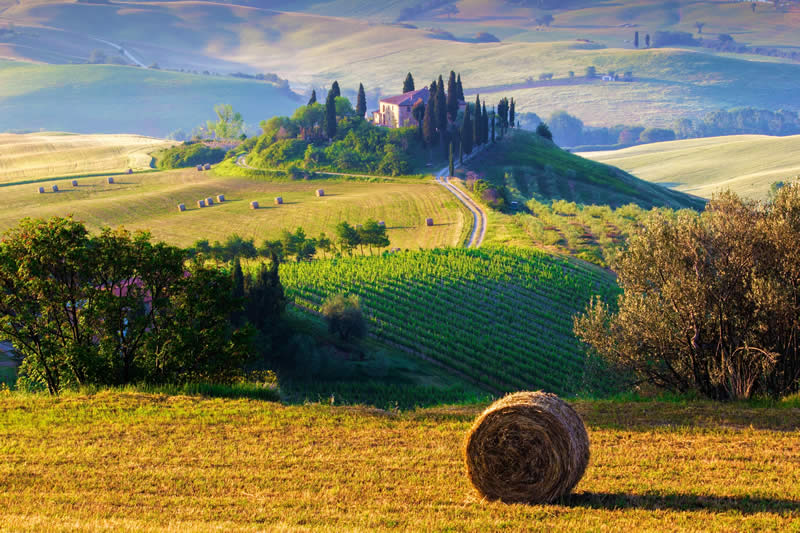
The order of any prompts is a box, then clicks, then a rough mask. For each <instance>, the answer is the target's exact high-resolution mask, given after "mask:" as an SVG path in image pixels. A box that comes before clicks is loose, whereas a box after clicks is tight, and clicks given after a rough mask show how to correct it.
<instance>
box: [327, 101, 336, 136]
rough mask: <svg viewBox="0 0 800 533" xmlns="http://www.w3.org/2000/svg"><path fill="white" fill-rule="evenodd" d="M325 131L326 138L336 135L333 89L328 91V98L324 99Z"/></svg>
mask: <svg viewBox="0 0 800 533" xmlns="http://www.w3.org/2000/svg"><path fill="white" fill-rule="evenodd" d="M325 133H327V134H328V139H333V138H334V137H335V136H336V96H334V92H333V90H330V91H328V98H327V99H326V100H325Z"/></svg>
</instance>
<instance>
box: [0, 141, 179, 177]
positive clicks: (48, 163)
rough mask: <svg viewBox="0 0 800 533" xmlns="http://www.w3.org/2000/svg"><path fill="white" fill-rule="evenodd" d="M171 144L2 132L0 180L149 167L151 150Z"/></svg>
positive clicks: (118, 171)
mask: <svg viewBox="0 0 800 533" xmlns="http://www.w3.org/2000/svg"><path fill="white" fill-rule="evenodd" d="M170 144H173V143H172V142H171V141H164V140H162V139H154V138H150V137H141V136H138V135H69V134H63V133H33V134H27V135H15V134H0V184H6V183H13V182H16V181H21V180H24V179H36V178H38V179H41V178H46V177H57V176H71V175H76V174H87V173H100V172H104V171H105V172H111V173H121V172H124V171H127V170H128V169H129V168H131V169H136V170H142V169H149V168H150V164H151V161H152V157H151V156H150V152H152V151H153V150H155V149H158V148H162V147H164V146H169V145H170Z"/></svg>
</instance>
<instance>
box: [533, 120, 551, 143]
mask: <svg viewBox="0 0 800 533" xmlns="http://www.w3.org/2000/svg"><path fill="white" fill-rule="evenodd" d="M536 135H538V136H539V137H544V138H545V139H547V140H549V141H552V140H553V134H552V133H551V132H550V128H549V127H547V124H545V123H544V122H540V123H539V125H538V126H536Z"/></svg>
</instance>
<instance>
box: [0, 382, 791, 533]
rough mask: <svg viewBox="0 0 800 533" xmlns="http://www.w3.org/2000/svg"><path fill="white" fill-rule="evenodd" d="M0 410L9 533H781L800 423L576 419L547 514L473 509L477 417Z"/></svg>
mask: <svg viewBox="0 0 800 533" xmlns="http://www.w3.org/2000/svg"><path fill="white" fill-rule="evenodd" d="M5 394H6V395H5V396H4V397H2V401H0V418H2V420H3V424H0V494H2V496H3V528H8V529H10V530H14V531H40V530H42V529H47V530H50V531H67V530H74V529H82V530H97V529H114V530H117V531H137V532H138V531H208V530H210V529H220V530H226V531H263V530H271V531H287V530H292V531H294V530H304V531H305V530H326V531H327V530H337V531H387V530H398V529H400V530H411V531H466V530H469V531H498V530H507V531H530V530H532V529H535V530H538V529H542V530H561V531H564V530H570V531H596V530H600V529H609V530H615V531H618V530H629V531H642V530H658V531H664V530H727V531H733V530H737V531H741V530H747V531H752V530H780V531H792V530H796V529H797V527H798V525H799V524H800V511H798V509H800V435H799V434H798V431H797V430H798V427H800V411H798V409H797V407H796V406H795V407H792V406H791V404H788V405H784V406H776V407H768V408H767V407H748V406H740V405H727V406H726V405H719V404H711V403H705V402H691V403H669V402H644V403H636V402H634V403H620V402H608V401H577V402H573V406H574V407H575V409H576V410H577V411H578V412H579V413H580V414H581V415H582V417H583V418H584V421H585V423H586V425H587V429H588V431H589V438H590V442H591V459H590V463H589V468H588V469H587V472H586V475H585V477H584V478H583V480H582V481H581V482H580V483H579V484H578V486H577V487H576V489H575V492H574V494H573V495H572V496H569V497H567V498H565V499H563V500H561V501H558V502H556V503H554V504H552V505H535V506H529V505H505V504H502V503H490V502H484V501H481V500H479V498H478V497H477V495H476V493H475V492H474V491H473V489H472V487H471V486H470V485H469V482H468V480H467V477H466V475H465V472H464V466H463V461H462V459H461V446H462V443H463V439H464V438H465V435H466V433H467V431H468V429H469V427H470V425H471V423H472V420H473V419H474V417H476V416H477V414H478V413H479V412H480V410H481V408H482V406H471V407H458V406H454V407H435V408H430V409H422V410H415V411H406V412H392V411H382V410H377V409H369V408H360V407H337V406H330V405H327V404H326V405H320V404H311V405H303V406H284V405H281V404H278V403H272V402H267V401H259V400H225V399H219V398H217V399H213V398H203V397H198V396H164V395H152V394H142V393H133V392H101V393H98V394H93V395H77V394H67V395H64V396H62V397H60V398H48V397H44V396H27V395H21V394H16V393H12V394H8V393H5Z"/></svg>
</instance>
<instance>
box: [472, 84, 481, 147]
mask: <svg viewBox="0 0 800 533" xmlns="http://www.w3.org/2000/svg"><path fill="white" fill-rule="evenodd" d="M482 123H483V120H482V119H481V95H478V96H476V97H475V120H474V121H473V122H472V142H473V143H475V146H478V145H479V144H481V124H482Z"/></svg>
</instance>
